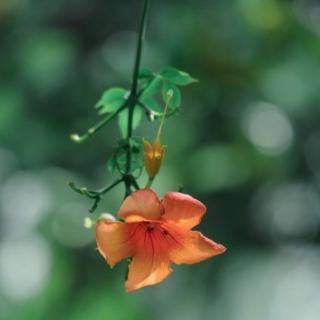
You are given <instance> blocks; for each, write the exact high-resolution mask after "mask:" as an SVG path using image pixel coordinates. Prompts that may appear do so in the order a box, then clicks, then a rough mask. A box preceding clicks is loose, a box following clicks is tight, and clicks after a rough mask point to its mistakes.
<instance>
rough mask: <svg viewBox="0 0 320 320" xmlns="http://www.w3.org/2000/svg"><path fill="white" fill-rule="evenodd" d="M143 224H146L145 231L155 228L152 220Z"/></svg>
mask: <svg viewBox="0 0 320 320" xmlns="http://www.w3.org/2000/svg"><path fill="white" fill-rule="evenodd" d="M145 224H146V230H147V231H152V230H154V228H155V225H154V223H152V222H146V223H145Z"/></svg>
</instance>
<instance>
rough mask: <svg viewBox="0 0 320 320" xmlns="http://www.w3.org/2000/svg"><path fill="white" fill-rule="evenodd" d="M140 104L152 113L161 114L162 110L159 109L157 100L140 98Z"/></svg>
mask: <svg viewBox="0 0 320 320" xmlns="http://www.w3.org/2000/svg"><path fill="white" fill-rule="evenodd" d="M141 102H142V103H143V104H144V105H145V106H146V107H147V108H149V109H150V110H152V111H154V112H162V109H161V107H160V104H159V103H158V101H157V100H155V99H153V98H149V97H142V98H141Z"/></svg>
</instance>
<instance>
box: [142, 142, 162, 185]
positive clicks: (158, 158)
mask: <svg viewBox="0 0 320 320" xmlns="http://www.w3.org/2000/svg"><path fill="white" fill-rule="evenodd" d="M143 144H144V166H145V168H146V171H147V173H148V176H149V179H151V180H152V179H153V178H154V177H155V176H156V175H157V173H158V172H159V170H160V167H161V162H162V158H163V155H164V147H163V146H162V145H161V142H160V139H159V137H157V138H156V139H155V140H154V141H153V142H152V143H150V142H148V141H147V140H145V139H144V140H143Z"/></svg>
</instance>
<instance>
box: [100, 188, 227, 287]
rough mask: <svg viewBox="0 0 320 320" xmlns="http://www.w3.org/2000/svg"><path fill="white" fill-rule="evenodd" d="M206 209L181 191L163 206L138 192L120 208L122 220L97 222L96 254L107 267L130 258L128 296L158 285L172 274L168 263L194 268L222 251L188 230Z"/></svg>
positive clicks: (145, 192)
mask: <svg viewBox="0 0 320 320" xmlns="http://www.w3.org/2000/svg"><path fill="white" fill-rule="evenodd" d="M205 211H206V207H205V206H204V205H203V204H202V203H201V202H200V201H198V200H196V199H194V198H192V197H191V196H189V195H186V194H183V193H179V192H168V193H166V194H165V195H164V198H163V200H162V202H161V201H160V200H159V199H158V197H157V195H156V194H155V193H154V192H153V191H152V190H151V189H142V190H138V191H136V192H134V193H132V194H131V195H130V196H128V197H127V198H126V199H125V200H124V202H123V204H122V206H121V207H120V210H119V212H118V215H119V216H120V217H121V218H122V219H123V220H124V222H120V221H111V220H105V219H102V220H99V221H98V223H97V225H96V240H97V247H98V250H99V252H100V254H101V255H102V256H103V257H104V258H105V260H106V261H107V263H108V264H109V265H110V267H111V268H112V267H113V266H114V265H115V264H117V263H118V262H119V261H121V260H123V259H126V258H128V257H132V261H131V263H130V265H129V273H128V277H127V280H126V283H125V288H126V291H127V292H131V291H134V290H137V289H139V288H142V287H145V286H149V285H153V284H156V283H159V282H161V281H162V280H164V279H165V278H166V277H167V276H168V275H169V274H170V273H171V272H172V269H171V267H170V265H171V263H172V262H173V263H176V264H182V263H185V264H193V263H197V262H200V261H202V260H205V259H208V258H210V257H213V256H215V255H217V254H220V253H223V252H224V251H225V250H226V249H225V247H224V246H223V245H221V244H217V243H215V242H213V241H211V240H209V239H208V238H206V237H204V236H203V235H202V234H201V233H200V232H196V231H191V229H192V228H193V227H194V226H196V225H198V224H199V223H200V220H201V218H202V216H203V215H204V213H205Z"/></svg>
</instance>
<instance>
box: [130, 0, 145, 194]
mask: <svg viewBox="0 0 320 320" xmlns="http://www.w3.org/2000/svg"><path fill="white" fill-rule="evenodd" d="M149 3H150V1H149V0H144V4H143V10H142V16H141V20H140V27H139V34H138V44H137V50H136V56H135V63H134V68H133V75H132V85H131V93H130V97H129V101H130V103H129V105H128V110H129V112H128V127H127V128H128V129H127V141H129V140H130V139H131V137H132V124H133V113H134V107H135V105H136V101H137V98H138V77H139V69H140V64H141V56H142V47H143V42H144V36H145V31H146V25H147V16H148V9H149ZM126 158H127V159H126V172H125V174H126V175H129V174H130V171H131V158H132V155H131V148H130V147H129V148H128V149H127V157H126ZM125 185H126V193H125V194H126V196H127V195H129V194H130V193H131V189H130V188H131V185H132V179H131V180H130V179H126V180H125Z"/></svg>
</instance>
